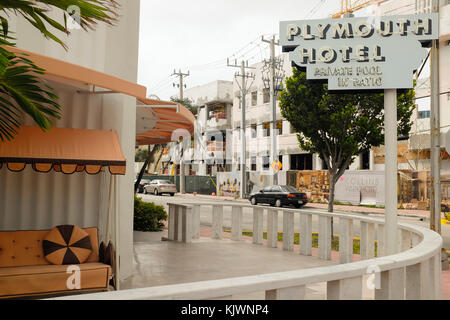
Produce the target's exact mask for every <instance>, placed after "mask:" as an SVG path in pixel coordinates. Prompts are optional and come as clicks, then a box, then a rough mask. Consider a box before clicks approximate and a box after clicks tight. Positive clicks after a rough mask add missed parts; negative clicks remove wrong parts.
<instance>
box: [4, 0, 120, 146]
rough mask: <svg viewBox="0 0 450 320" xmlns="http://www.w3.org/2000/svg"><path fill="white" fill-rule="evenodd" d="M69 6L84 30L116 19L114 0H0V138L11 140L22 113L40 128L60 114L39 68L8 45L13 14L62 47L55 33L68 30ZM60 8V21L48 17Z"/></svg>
mask: <svg viewBox="0 0 450 320" xmlns="http://www.w3.org/2000/svg"><path fill="white" fill-rule="evenodd" d="M70 6H77V7H78V8H79V9H80V15H79V16H77V17H76V19H73V20H72V21H75V22H77V23H78V22H79V25H80V27H81V28H82V29H84V30H92V29H94V27H95V24H96V23H98V22H104V23H107V24H113V23H114V22H115V21H116V13H115V12H114V9H115V8H116V7H117V3H116V2H115V1H114V0H34V1H30V0H0V22H1V24H0V140H2V141H4V140H5V139H6V140H11V139H13V138H14V136H15V134H17V128H18V127H19V126H20V125H21V124H22V123H23V114H28V115H29V116H30V117H31V119H33V121H34V122H35V123H36V124H37V125H38V126H39V127H41V128H42V129H43V130H48V129H50V128H51V126H52V125H53V120H52V119H54V118H56V119H59V118H60V117H61V113H60V111H61V106H60V105H59V104H58V102H57V99H58V97H57V96H56V95H55V94H54V93H53V89H52V88H51V87H50V86H49V85H48V84H47V83H46V82H45V81H43V80H42V79H41V78H40V76H41V75H42V74H44V73H45V70H43V69H42V68H39V66H37V65H35V64H34V63H33V62H32V61H31V60H30V59H28V58H27V55H25V54H15V53H13V52H12V50H11V49H10V48H9V47H13V46H15V40H16V39H15V38H14V36H13V35H14V33H13V32H12V31H11V30H10V28H9V21H8V19H10V17H11V16H12V15H15V16H19V17H22V18H24V19H25V20H26V21H28V22H29V23H30V24H31V25H32V26H33V27H34V28H36V29H37V30H39V31H40V32H41V34H42V35H43V36H44V37H45V38H47V39H51V40H53V41H55V42H57V43H58V44H60V45H61V46H63V47H64V48H65V49H67V46H66V45H65V44H64V41H63V40H62V39H61V38H60V37H59V36H58V35H57V34H58V33H61V32H63V33H65V34H69V33H70V30H69V28H68V25H67V22H68V19H72V18H69V15H70V14H69V12H68V11H67V9H68V8H69V7H70ZM55 11H56V12H60V13H61V18H62V22H59V21H57V20H55V19H53V18H51V17H50V12H55Z"/></svg>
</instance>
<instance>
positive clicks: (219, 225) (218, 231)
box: [211, 205, 223, 239]
mask: <svg viewBox="0 0 450 320" xmlns="http://www.w3.org/2000/svg"><path fill="white" fill-rule="evenodd" d="M222 232H223V206H222V205H213V217H212V235H211V237H212V238H213V239H222Z"/></svg>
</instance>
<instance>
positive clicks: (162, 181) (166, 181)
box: [159, 180, 172, 184]
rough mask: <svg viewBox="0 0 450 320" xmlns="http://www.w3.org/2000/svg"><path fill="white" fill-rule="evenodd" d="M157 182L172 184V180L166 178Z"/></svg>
mask: <svg viewBox="0 0 450 320" xmlns="http://www.w3.org/2000/svg"><path fill="white" fill-rule="evenodd" d="M159 184H172V182H170V181H168V180H159Z"/></svg>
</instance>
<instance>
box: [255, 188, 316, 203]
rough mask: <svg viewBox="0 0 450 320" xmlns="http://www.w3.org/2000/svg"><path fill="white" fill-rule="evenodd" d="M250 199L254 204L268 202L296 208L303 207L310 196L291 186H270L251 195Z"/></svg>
mask: <svg viewBox="0 0 450 320" xmlns="http://www.w3.org/2000/svg"><path fill="white" fill-rule="evenodd" d="M249 200H250V202H251V203H252V204H253V205H256V204H259V203H268V204H270V205H273V206H276V207H281V206H283V205H293V206H295V207H296V208H301V207H303V206H304V205H305V204H306V203H307V202H308V197H307V196H306V193H303V192H300V191H298V190H297V189H295V188H294V187H291V186H269V187H265V188H264V189H261V190H260V191H259V192H257V193H254V194H252V195H250V197H249Z"/></svg>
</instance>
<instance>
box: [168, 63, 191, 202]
mask: <svg viewBox="0 0 450 320" xmlns="http://www.w3.org/2000/svg"><path fill="white" fill-rule="evenodd" d="M172 76H177V77H178V78H179V79H180V83H179V84H178V87H179V88H180V101H182V100H183V99H184V95H183V89H184V88H185V86H186V85H184V84H183V78H184V77H187V76H189V71H188V73H183V72H181V70H178V72H176V71H175V70H173V74H172ZM173 85H174V86H175V83H174V84H173ZM183 151H184V150H183V148H182V149H181V155H180V193H181V194H184V193H185V187H184V180H185V177H184V175H185V172H184V170H185V169H184V159H183V155H184V152H183ZM176 181H177V170H176V164H175V183H176Z"/></svg>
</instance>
